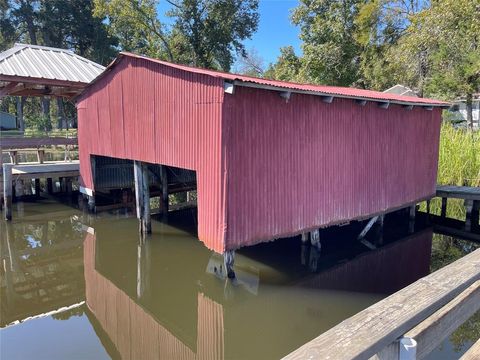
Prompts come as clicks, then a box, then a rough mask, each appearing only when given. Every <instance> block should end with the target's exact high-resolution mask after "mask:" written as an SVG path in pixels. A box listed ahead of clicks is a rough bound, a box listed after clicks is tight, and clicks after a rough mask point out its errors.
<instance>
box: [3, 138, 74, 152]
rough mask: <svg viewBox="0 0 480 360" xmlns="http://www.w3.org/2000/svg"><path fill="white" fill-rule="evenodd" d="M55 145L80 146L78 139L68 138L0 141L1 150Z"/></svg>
mask: <svg viewBox="0 0 480 360" xmlns="http://www.w3.org/2000/svg"><path fill="white" fill-rule="evenodd" d="M55 145H78V139H77V138H76V137H75V138H66V137H36V138H34V137H31V138H25V137H4V138H2V139H1V140H0V150H8V149H28V148H39V147H45V146H55Z"/></svg>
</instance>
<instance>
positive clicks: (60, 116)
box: [57, 97, 67, 129]
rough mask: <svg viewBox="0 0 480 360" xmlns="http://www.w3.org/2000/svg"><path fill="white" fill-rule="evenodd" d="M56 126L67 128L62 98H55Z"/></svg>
mask: <svg viewBox="0 0 480 360" xmlns="http://www.w3.org/2000/svg"><path fill="white" fill-rule="evenodd" d="M57 127H58V128H59V129H66V128H67V121H66V119H65V110H64V108H63V99H62V98H60V97H58V98H57Z"/></svg>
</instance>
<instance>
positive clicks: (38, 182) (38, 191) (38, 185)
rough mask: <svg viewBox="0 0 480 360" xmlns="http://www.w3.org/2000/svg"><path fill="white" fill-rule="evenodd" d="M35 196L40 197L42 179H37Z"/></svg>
mask: <svg viewBox="0 0 480 360" xmlns="http://www.w3.org/2000/svg"><path fill="white" fill-rule="evenodd" d="M35 197H37V198H38V197H40V179H39V178H38V179H35Z"/></svg>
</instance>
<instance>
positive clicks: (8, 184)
mask: <svg viewBox="0 0 480 360" xmlns="http://www.w3.org/2000/svg"><path fill="white" fill-rule="evenodd" d="M12 167H13V164H3V199H4V205H5V220H12V195H13V194H12Z"/></svg>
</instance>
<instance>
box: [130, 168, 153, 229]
mask: <svg viewBox="0 0 480 360" xmlns="http://www.w3.org/2000/svg"><path fill="white" fill-rule="evenodd" d="M133 170H134V178H135V200H136V206H137V218H138V220H139V231H140V233H142V234H150V233H151V232H152V224H151V219H150V186H149V180H148V167H147V165H146V164H145V163H142V162H141V161H134V163H133Z"/></svg>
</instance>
